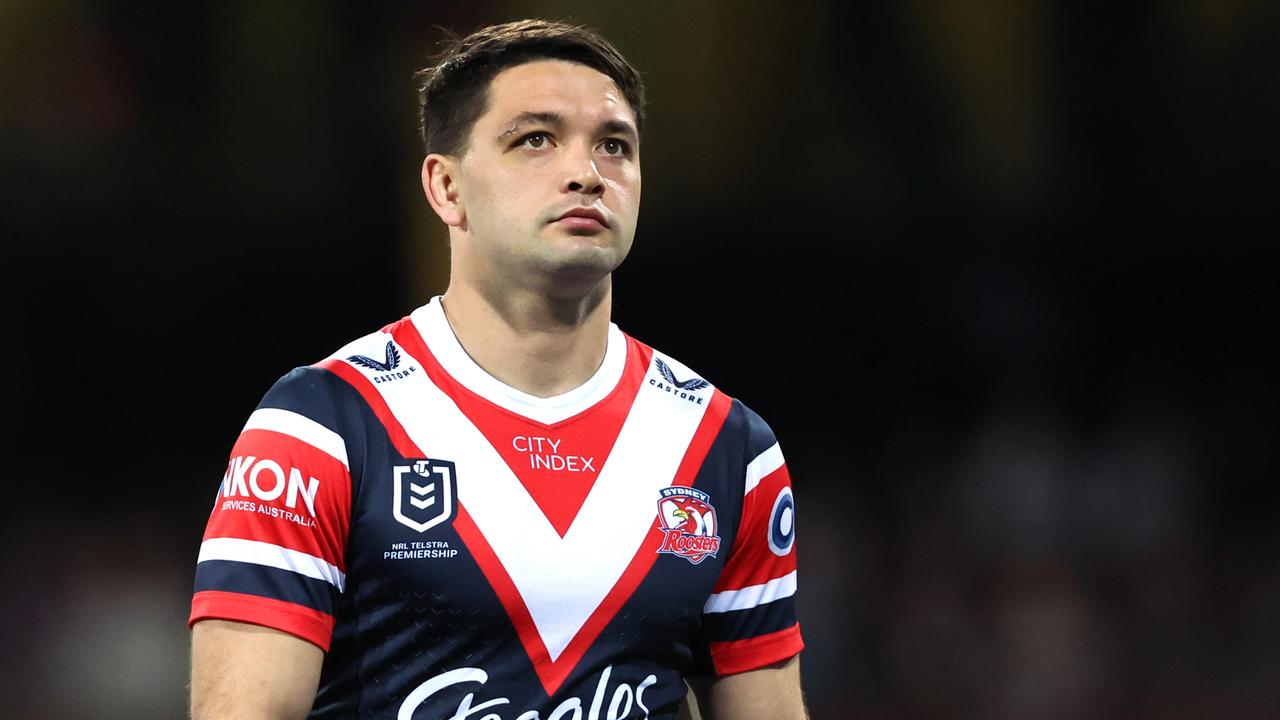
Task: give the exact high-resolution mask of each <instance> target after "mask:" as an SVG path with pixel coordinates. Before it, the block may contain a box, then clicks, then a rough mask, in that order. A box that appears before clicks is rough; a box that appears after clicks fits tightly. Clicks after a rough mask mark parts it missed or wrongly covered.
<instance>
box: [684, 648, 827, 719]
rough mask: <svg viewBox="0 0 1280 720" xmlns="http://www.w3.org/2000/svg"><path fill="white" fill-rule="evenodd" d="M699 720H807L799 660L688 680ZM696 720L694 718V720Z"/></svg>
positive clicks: (794, 659)
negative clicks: (699, 714)
mask: <svg viewBox="0 0 1280 720" xmlns="http://www.w3.org/2000/svg"><path fill="white" fill-rule="evenodd" d="M689 687H690V689H692V690H693V694H694V698H695V699H696V700H697V703H698V711H699V712H700V713H701V716H702V720H807V719H808V717H809V715H808V713H807V712H806V711H805V708H804V697H803V696H802V695H801V692H800V656H799V655H796V656H795V657H792V658H791V659H790V660H784V661H782V662H780V663H777V664H774V665H769V666H766V667H762V668H760V669H758V670H748V671H747V672H742V673H737V674H734V675H724V676H721V677H711V678H689ZM695 717H696V716H695Z"/></svg>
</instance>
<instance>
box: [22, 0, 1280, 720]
mask: <svg viewBox="0 0 1280 720" xmlns="http://www.w3.org/2000/svg"><path fill="white" fill-rule="evenodd" d="M526 16H544V17H551V18H556V19H570V20H575V21H579V22H585V23H588V24H591V25H593V26H595V27H597V28H599V29H601V30H602V31H604V32H605V34H606V35H608V36H609V37H610V38H612V39H614V41H615V42H616V43H617V44H618V45H619V46H620V48H621V49H622V50H623V52H624V53H626V54H627V55H628V56H629V58H630V59H631V60H632V61H633V62H634V63H635V64H636V65H637V66H639V67H640V68H641V69H642V70H643V71H644V72H645V75H646V78H647V81H648V83H649V95H650V98H651V103H650V107H649V114H650V118H651V120H650V122H649V124H648V126H647V128H646V133H645V138H644V144H643V158H644V169H645V199H644V204H643V210H642V213H641V222H640V228H639V232H638V235H637V244H636V249H635V251H634V252H633V254H632V256H631V258H630V259H629V260H628V261H627V263H626V265H625V266H624V267H623V268H622V269H621V271H620V272H619V273H618V274H617V276H616V283H617V292H616V296H617V303H616V310H615V319H616V321H617V322H618V324H619V325H620V326H621V327H622V328H623V329H625V330H627V331H629V332H630V333H631V334H633V335H635V336H637V337H639V338H640V339H642V340H645V341H647V342H649V343H650V344H652V345H654V346H655V347H657V348H660V349H662V350H664V351H667V352H669V353H672V354H674V355H675V356H677V357H679V358H681V359H682V360H684V361H685V362H687V363H688V364H689V365H691V366H692V367H694V368H696V369H699V370H700V371H701V372H703V373H704V374H705V375H706V376H707V377H709V378H710V379H711V380H712V381H713V382H715V383H717V384H718V385H719V386H720V387H721V388H722V389H724V390H725V391H726V392H728V393H730V394H731V395H734V396H737V397H740V398H742V399H744V400H745V401H746V402H748V403H749V404H750V405H752V406H753V407H754V408H755V409H757V410H758V411H759V412H760V413H761V414H762V415H764V416H765V417H766V418H767V419H768V420H769V421H770V422H771V424H772V425H773V426H774V429H775V430H776V432H777V434H778V435H779V437H780V438H781V441H782V445H783V448H784V450H786V452H787V455H788V459H789V463H790V465H791V468H792V473H793V476H794V478H795V484H796V488H797V494H798V496H799V504H800V530H799V534H800V541H799V543H800V551H801V612H802V616H801V620H802V623H803V626H804V628H805V631H806V634H807V639H808V644H809V646H808V650H807V651H806V653H805V655H804V660H803V662H804V675H805V684H806V688H807V692H808V697H809V702H810V705H811V709H812V711H813V714H814V717H815V718H835V719H843V718H864V717H865V718H886V719H887V718H939V717H946V718H950V717H963V718H970V717H971V718H1204V717H1215V718H1220V717H1238V718H1255V717H1258V718H1261V717H1276V716H1277V709H1278V708H1280V562H1278V560H1277V558H1280V523H1278V521H1280V517H1278V513H1277V505H1278V503H1277V502H1276V500H1277V491H1276V480H1277V477H1278V471H1280V463H1278V462H1277V460H1278V457H1280V454H1278V453H1277V447H1278V446H1280V423H1278V422H1277V420H1278V417H1277V416H1278V414H1280V413H1278V411H1277V408H1278V406H1280V404H1278V402H1277V401H1278V400H1280V397H1278V395H1280V383H1277V380H1276V363H1277V360H1280V352H1277V350H1278V348H1277V338H1278V337H1280V333H1278V332H1277V331H1278V330H1280V327H1278V325H1280V323H1278V322H1277V320H1278V319H1280V318H1278V317H1277V316H1278V315H1280V313H1278V311H1277V305H1276V302H1275V299H1274V293H1273V292H1272V291H1269V290H1268V288H1271V287H1272V286H1273V285H1275V284H1276V274H1277V273H1276V270H1277V260H1278V259H1280V252H1278V251H1277V247H1276V238H1277V237H1280V219H1278V218H1277V209H1276V198H1275V196H1276V191H1277V187H1278V183H1277V168H1278V167H1280V163H1278V161H1280V152H1278V146H1280V144H1278V143H1277V142H1276V139H1275V133H1276V130H1277V128H1278V127H1280V60H1278V58H1277V38H1280V32H1277V31H1278V30H1280V25H1278V24H1277V18H1278V12H1277V5H1276V4H1275V3H1266V2H1246V1H1243V0H1185V1H1180V2H1164V3H1155V4H1134V5H1131V4H1128V3H1078V2H1046V1H1040V2H1025V3H992V4H986V3H973V2H967V1H965V0H906V1H904V2H894V3H879V4H876V5H873V6H862V5H856V6H849V5H847V4H845V3H836V2H825V3H824V2H773V3H754V4H753V3H742V2H728V1H725V2H708V3H702V2H662V3H658V2H655V3H617V4H610V5H608V6H604V7H598V6H596V5H595V4H593V3H586V2H566V1H545V2H515V1H511V2H497V1H488V2H485V1H479V0H473V1H472V2H468V3H427V2H419V3H413V4H404V5H384V4H373V3H367V4H356V3H351V4H338V3H327V2H315V3H302V2H298V3H254V2H234V3H167V4H161V3H155V4H148V5H145V6H144V5H141V4H132V3H111V4H109V3H91V2H84V1H76V0H44V1H42V2H16V1H14V0H2V1H0V167H2V168H3V173H2V174H0V183H3V187H2V190H3V192H2V193H0V234H2V236H3V238H4V243H3V245H4V247H5V257H6V258H7V261H6V266H7V270H8V271H7V273H6V275H8V276H9V277H10V278H11V279H10V281H9V282H7V283H6V286H7V289H8V292H7V293H6V295H7V296H8V303H9V304H10V306H12V307H15V308H16V309H17V312H16V313H11V314H9V317H10V318H11V319H12V320H13V321H14V322H15V323H16V332H10V333H9V335H10V336H11V337H12V338H14V342H13V344H12V345H11V346H10V348H9V350H8V351H7V352H5V353H3V355H4V356H5V370H7V371H8V372H7V374H8V376H9V377H11V378H13V379H14V381H15V382H14V384H13V385H11V386H10V390H9V392H10V395H11V398H12V400H11V401H10V402H9V403H8V405H9V407H11V408H12V412H11V421H10V423H9V425H10V427H11V428H15V429H16V432H15V431H11V432H10V433H8V441H9V443H11V450H10V451H9V453H8V456H9V458H10V460H9V463H10V465H9V468H10V469H9V471H8V474H9V482H8V483H7V485H6V487H7V488H8V491H7V498H6V502H5V503H4V507H5V510H6V513H5V514H6V519H5V521H4V524H3V538H2V539H3V542H2V543H0V548H3V550H2V551H0V552H2V553H3V555H4V562H3V567H4V569H5V578H4V580H3V588H4V590H3V593H2V595H0V623H3V626H0V633H3V637H4V641H3V646H4V648H5V649H4V653H3V663H2V665H0V673H3V675H4V677H5V678H6V683H5V684H6V686H7V687H9V690H8V691H6V693H5V699H4V704H5V705H6V706H7V709H6V711H5V712H4V714H5V715H6V716H7V717H22V718H69V719H78V718H135V719H141V720H148V719H151V718H156V719H159V718H173V717H177V716H180V715H181V714H182V713H183V711H184V703H185V696H186V689H185V684H186V681H187V677H186V675H187V643H188V632H187V630H186V627H185V619H186V613H187V609H188V602H189V593H190V587H191V580H192V573H193V567H194V563H195V557H196V551H197V548H198V545H199V540H200V536H201V533H202V530H203V524H204V520H205V517H206V516H207V513H208V510H209V503H210V499H211V497H212V495H213V493H214V491H215V489H216V487H217V485H218V483H219V481H220V479H221V476H222V473H223V470H224V468H225V459H226V455H227V452H228V451H229V449H230V447H231V444H232V442H233V440H234V438H235V436H236V435H237V433H238V431H239V429H240V427H241V425H242V424H243V421H244V419H245V417H247V415H248V414H249V412H250V411H251V410H252V409H253V407H254V405H255V404H256V402H257V400H258V399H259V397H260V396H261V395H262V393H263V392H265V390H266V389H267V388H268V387H269V386H270V384H271V383H272V382H273V381H274V380H275V379H276V378H277V377H278V376H280V375H281V374H283V373H284V372H286V371H287V370H288V369H289V368H291V367H293V366H295V365H300V364H307V363H310V362H314V361H316V360H318V359H320V358H323V357H324V356H326V355H328V354H329V353H330V352H332V351H333V350H335V349H336V348H338V347H339V346H340V345H342V344H343V343H345V342H346V341H347V340H349V339H351V338H353V337H356V336H358V335H361V334H364V333H366V332H369V331H371V330H373V329H376V328H377V327H379V326H381V325H382V324H383V323H385V322H388V321H391V320H394V319H397V318H399V317H400V316H402V315H404V314H406V313H407V312H408V311H409V310H411V309H412V308H413V307H415V306H417V305H419V304H421V303H423V302H424V301H425V300H426V299H427V298H429V297H430V296H431V295H432V294H435V293H438V292H440V291H441V290H442V289H443V287H444V283H445V282H446V280H447V262H448V260H447V257H448V256H447V249H446V247H445V245H444V238H445V233H444V231H443V227H442V226H441V225H440V224H439V223H438V221H436V220H435V219H434V217H433V216H432V215H431V214H430V210H429V208H428V207H427V205H426V203H425V201H423V199H422V198H421V192H420V189H419V186H418V180H417V175H418V166H419V163H420V160H421V153H420V149H419V145H418V142H417V139H416V136H415V123H416V118H415V112H416V96H415V89H414V83H413V80H412V73H413V71H414V70H415V69H417V68H418V67H421V66H422V65H424V64H425V63H426V58H427V57H428V55H429V54H430V53H432V52H434V51H435V49H436V46H437V43H438V41H439V39H440V37H441V34H440V33H439V32H438V31H437V30H436V29H435V28H434V26H436V25H443V26H446V27H450V28H453V29H454V30H457V31H460V32H466V31H469V30H471V29H474V28H476V27H478V26H480V25H482V24H487V23H490V22H496V21H503V20H509V19H515V18H519V17H526Z"/></svg>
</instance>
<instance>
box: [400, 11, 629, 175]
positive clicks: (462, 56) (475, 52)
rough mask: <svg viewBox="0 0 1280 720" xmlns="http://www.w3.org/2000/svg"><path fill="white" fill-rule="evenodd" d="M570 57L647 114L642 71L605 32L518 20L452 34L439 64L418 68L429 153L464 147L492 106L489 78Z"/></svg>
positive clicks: (449, 152) (448, 152)
mask: <svg viewBox="0 0 1280 720" xmlns="http://www.w3.org/2000/svg"><path fill="white" fill-rule="evenodd" d="M544 59H549V60H568V61H570V62H576V63H581V64H583V65H586V66H588V67H592V68H595V69H596V70H599V71H600V72H602V73H604V74H605V75H608V76H609V77H610V78H612V79H613V82H614V84H616V85H617V86H618V89H619V90H621V91H622V94H623V96H624V97H626V98H627V102H628V103H630V104H631V109H632V111H634V112H635V115H636V130H637V131H639V129H640V124H641V122H643V119H644V83H643V81H641V79H640V73H638V72H636V69H635V68H634V67H632V66H631V63H629V62H627V60H626V58H624V57H622V53H620V52H618V49H617V48H615V47H614V46H613V44H612V43H610V42H609V41H608V40H606V39H605V38H604V36H602V35H600V33H598V32H596V31H595V30H592V29H590V28H588V27H584V26H580V25H569V24H566V23H560V22H551V21H548V20H518V21H516V22H509V23H504V24H502V25H490V26H489V27H485V28H481V29H479V30H477V31H475V32H473V33H471V34H470V35H467V36H466V37H463V38H453V39H452V40H450V41H449V44H448V47H447V48H446V49H445V50H444V52H442V53H440V55H438V56H437V57H436V58H435V61H434V64H433V65H431V66H429V67H426V68H424V69H422V70H419V71H418V72H417V73H416V74H415V77H416V78H417V79H418V81H419V84H418V121H419V126H418V129H419V132H420V133H421V135H422V143H423V146H424V147H425V149H426V152H427V154H431V153H440V154H442V155H456V154H458V153H461V152H462V151H463V150H465V148H466V145H467V138H468V136H469V135H470V134H471V127H472V126H473V125H474V124H475V122H476V120H478V119H479V118H480V116H481V115H483V114H484V111H485V109H486V108H487V107H488V92H489V82H490V81H491V80H493V78H494V76H495V75H497V74H498V73H500V72H502V71H503V70H505V69H507V68H509V67H513V66H515V65H523V64H524V63H527V62H532V61H535V60H544Z"/></svg>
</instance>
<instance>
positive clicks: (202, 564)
mask: <svg viewBox="0 0 1280 720" xmlns="http://www.w3.org/2000/svg"><path fill="white" fill-rule="evenodd" d="M332 381H333V378H332V376H329V374H328V373H327V372H326V371H323V370H319V369H315V368H299V369H297V370H294V371H293V372H292V373H290V374H288V375H286V376H284V377H283V378H281V379H280V381H278V382H277V383H276V384H275V386H273V387H272V388H271V390H270V391H269V392H268V393H267V395H266V396H265V397H264V398H263V400H262V402H261V403H260V404H259V406H258V408H257V409H256V410H255V411H254V412H253V413H252V414H251V415H250V416H249V419H248V422H246V423H245V426H244V429H243V430H242V431H241V433H240V436H239V438H238V439H237V440H236V442H235V445H234V447H233V448H232V450H231V458H230V460H229V461H228V463H227V470H226V474H225V475H224V476H223V478H222V484H221V485H220V486H219V487H218V493H217V497H216V500H215V502H214V506H213V511H212V513H211V514H210V515H209V522H208V525H207V526H206V529H205V533H204V539H203V541H202V542H201V544H200V555H199V559H198V560H197V564H196V575H195V594H194V596H193V598H192V602H191V616H190V618H189V620H188V624H189V625H194V624H195V623H197V622H199V621H200V620H208V619H219V620H234V621H239V622H246V623H253V624H255V625H263V626H266V627H270V628H275V629H277V630H281V631H284V632H287V633H290V634H292V635H295V636H297V637H300V638H302V639H304V640H308V641H310V642H312V643H314V644H316V645H318V646H319V647H320V648H321V649H323V650H325V651H328V649H329V642H330V638H331V636H332V633H333V625H334V608H335V606H336V604H337V600H338V597H339V594H340V593H342V591H343V588H344V585H345V579H346V565H345V558H344V554H345V549H346V546H347V534H348V530H349V528H350V518H351V497H352V494H351V471H350V464H349V462H348V453H347V443H346V441H345V440H344V437H343V435H342V434H341V432H340V431H341V429H342V426H341V424H340V422H339V419H340V418H339V413H338V410H337V402H336V401H335V400H334V399H333V394H332V393H331V392H330V390H329V388H330V387H332V385H331V384H330V383H331V382H332Z"/></svg>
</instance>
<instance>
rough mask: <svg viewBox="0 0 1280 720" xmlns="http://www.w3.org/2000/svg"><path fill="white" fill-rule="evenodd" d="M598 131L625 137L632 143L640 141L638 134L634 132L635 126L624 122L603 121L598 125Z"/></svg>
mask: <svg viewBox="0 0 1280 720" xmlns="http://www.w3.org/2000/svg"><path fill="white" fill-rule="evenodd" d="M600 130H601V131H603V132H605V133H610V134H613V135H626V136H627V139H629V140H631V141H632V142H636V141H638V140H639V139H640V133H638V132H636V128H635V126H634V125H632V124H631V123H629V122H627V121H626V120H605V121H604V122H603V123H600Z"/></svg>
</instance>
